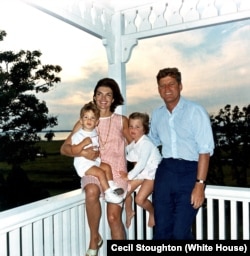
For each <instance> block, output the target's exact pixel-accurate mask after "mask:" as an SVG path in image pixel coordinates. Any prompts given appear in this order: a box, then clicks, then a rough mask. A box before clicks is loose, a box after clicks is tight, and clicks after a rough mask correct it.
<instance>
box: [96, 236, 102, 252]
mask: <svg viewBox="0 0 250 256" xmlns="http://www.w3.org/2000/svg"><path fill="white" fill-rule="evenodd" d="M102 243H103V240H102V237H101V236H100V239H99V242H98V244H97V246H98V249H99V248H100V247H101V246H102Z"/></svg>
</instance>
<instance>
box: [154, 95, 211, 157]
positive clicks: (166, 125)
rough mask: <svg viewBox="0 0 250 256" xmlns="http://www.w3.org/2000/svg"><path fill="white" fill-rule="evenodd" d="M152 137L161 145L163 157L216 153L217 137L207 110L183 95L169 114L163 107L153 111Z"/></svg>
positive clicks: (156, 143)
mask: <svg viewBox="0 0 250 256" xmlns="http://www.w3.org/2000/svg"><path fill="white" fill-rule="evenodd" d="M149 137H150V138H151V139H152V141H153V142H154V144H155V145H156V146H159V145H162V155H163V157H164V158H169V157H172V158H181V159H185V160H189V161H198V158H199V154H205V153H209V154H210V155H212V154H213V150H214V140H213V132H212V127H211V123H210V118H209V115H208V113H207V111H206V110H205V109H204V108H203V107H202V106H201V105H199V104H197V103H195V102H192V101H189V100H187V99H185V98H183V97H181V98H180V100H179V102H178V104H177V106H176V107H175V108H174V109H173V111H172V113H170V112H169V111H168V109H167V107H166V106H165V105H164V106H161V107H159V108H157V109H155V110H154V111H153V113H152V117H151V124H150V132H149Z"/></svg>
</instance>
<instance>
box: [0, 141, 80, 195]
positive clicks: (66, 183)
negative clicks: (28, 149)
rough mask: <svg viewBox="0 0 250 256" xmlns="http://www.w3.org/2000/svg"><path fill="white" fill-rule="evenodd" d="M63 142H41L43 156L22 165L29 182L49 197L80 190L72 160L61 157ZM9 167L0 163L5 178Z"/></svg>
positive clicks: (0, 169)
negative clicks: (45, 191)
mask: <svg viewBox="0 0 250 256" xmlns="http://www.w3.org/2000/svg"><path fill="white" fill-rule="evenodd" d="M62 143H63V141H51V142H48V141H41V142H39V143H38V145H39V146H40V147H41V149H42V151H43V152H46V154H45V155H44V156H41V157H38V158H37V159H36V160H35V161H32V162H27V163H25V164H23V165H22V168H23V169H24V170H25V173H26V174H27V176H28V178H29V180H30V181H32V182H33V183H34V184H37V185H39V186H42V187H43V188H44V189H47V190H48V191H49V192H50V194H51V195H56V194H61V193H64V192H68V191H70V190H72V189H76V188H80V179H79V177H78V176H77V174H76V171H75V169H74V167H73V158H71V157H66V156H62V155H61V154H60V147H61V145H62ZM10 170H11V166H10V165H7V164H6V163H3V162H0V172H1V173H2V174H3V176H4V177H5V178H7V175H8V173H9V172H10Z"/></svg>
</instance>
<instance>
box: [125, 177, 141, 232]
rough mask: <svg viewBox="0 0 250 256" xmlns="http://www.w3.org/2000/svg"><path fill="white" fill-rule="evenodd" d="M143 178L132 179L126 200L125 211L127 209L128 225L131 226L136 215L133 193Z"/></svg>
mask: <svg viewBox="0 0 250 256" xmlns="http://www.w3.org/2000/svg"><path fill="white" fill-rule="evenodd" d="M142 182H143V180H130V181H129V183H130V185H131V189H130V191H129V192H128V194H127V197H126V200H125V211H126V227H127V228H129V227H130V225H131V220H132V218H133V217H134V216H135V211H134V210H133V207H132V204H133V198H132V193H134V191H135V190H136V189H137V188H138V187H139V186H140V185H141V184H142Z"/></svg>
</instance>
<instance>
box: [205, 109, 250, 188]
mask: <svg viewBox="0 0 250 256" xmlns="http://www.w3.org/2000/svg"><path fill="white" fill-rule="evenodd" d="M211 123H212V128H213V132H214V140H215V146H216V148H215V152H214V156H213V157H212V159H211V160H212V161H211V165H210V166H211V168H210V169H211V170H210V172H209V175H210V178H211V179H212V180H213V183H214V184H218V185H223V184H224V181H223V178H224V174H223V165H225V164H226V165H228V166H229V167H230V168H231V173H232V178H233V179H234V180H236V184H237V185H238V186H241V187H243V186H247V171H248V168H249V165H250V159H249V153H250V105H248V106H246V107H243V108H242V110H240V109H239V107H238V106H235V107H234V108H231V105H226V106H225V107H224V109H220V111H219V113H218V115H216V116H211Z"/></svg>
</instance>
